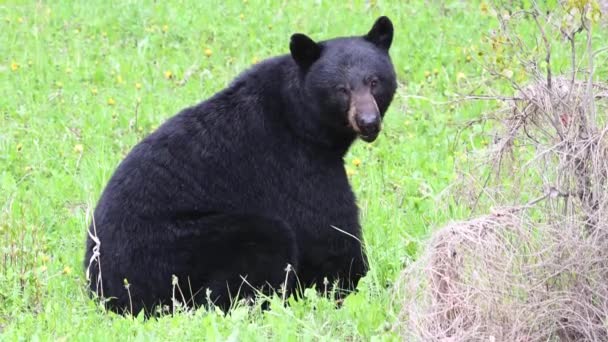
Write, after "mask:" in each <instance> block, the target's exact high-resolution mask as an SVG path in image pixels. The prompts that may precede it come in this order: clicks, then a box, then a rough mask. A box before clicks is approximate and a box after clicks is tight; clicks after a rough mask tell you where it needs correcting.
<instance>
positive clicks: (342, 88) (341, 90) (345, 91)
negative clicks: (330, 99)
mask: <svg viewBox="0 0 608 342" xmlns="http://www.w3.org/2000/svg"><path fill="white" fill-rule="evenodd" d="M336 90H338V92H339V93H341V94H343V95H348V88H346V87H345V86H338V87H337V88H336Z"/></svg>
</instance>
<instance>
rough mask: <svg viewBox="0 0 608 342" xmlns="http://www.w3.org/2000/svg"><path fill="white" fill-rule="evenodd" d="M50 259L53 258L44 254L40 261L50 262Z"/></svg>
mask: <svg viewBox="0 0 608 342" xmlns="http://www.w3.org/2000/svg"><path fill="white" fill-rule="evenodd" d="M49 260H51V258H50V257H49V256H48V255H46V254H42V255H41V256H40V261H42V262H43V263H46V262H48V261H49Z"/></svg>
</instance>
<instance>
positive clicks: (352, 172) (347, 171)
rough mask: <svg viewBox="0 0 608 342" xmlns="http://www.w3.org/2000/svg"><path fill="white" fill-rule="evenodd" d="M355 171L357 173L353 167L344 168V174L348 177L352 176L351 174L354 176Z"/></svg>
mask: <svg viewBox="0 0 608 342" xmlns="http://www.w3.org/2000/svg"><path fill="white" fill-rule="evenodd" d="M356 173H357V171H355V170H353V169H350V168H346V175H347V176H348V177H352V176H354V175H355V174H356Z"/></svg>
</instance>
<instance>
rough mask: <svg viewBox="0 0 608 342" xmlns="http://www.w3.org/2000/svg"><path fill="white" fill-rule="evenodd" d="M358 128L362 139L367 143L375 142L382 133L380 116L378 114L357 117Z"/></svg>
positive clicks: (365, 114)
mask: <svg viewBox="0 0 608 342" xmlns="http://www.w3.org/2000/svg"><path fill="white" fill-rule="evenodd" d="M356 121H357V126H358V127H359V131H360V132H361V137H362V138H363V140H365V141H373V140H374V139H376V137H377V136H378V133H379V132H380V115H379V114H377V113H364V114H361V115H357V117H356Z"/></svg>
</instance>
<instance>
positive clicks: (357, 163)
mask: <svg viewBox="0 0 608 342" xmlns="http://www.w3.org/2000/svg"><path fill="white" fill-rule="evenodd" d="M353 165H355V166H356V167H359V165H361V159H359V158H355V159H353Z"/></svg>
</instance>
